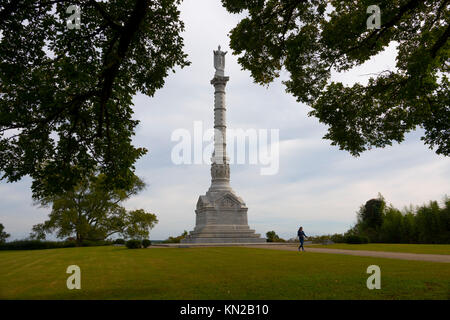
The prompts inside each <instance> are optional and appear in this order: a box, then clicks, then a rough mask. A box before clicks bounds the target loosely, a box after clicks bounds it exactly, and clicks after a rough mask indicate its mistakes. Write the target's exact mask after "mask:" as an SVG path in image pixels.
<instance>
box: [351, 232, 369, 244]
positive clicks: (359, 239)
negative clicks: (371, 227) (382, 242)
mask: <svg viewBox="0 0 450 320" xmlns="http://www.w3.org/2000/svg"><path fill="white" fill-rule="evenodd" d="M345 242H346V243H349V244H362V243H368V242H369V238H367V237H366V236H360V235H356V234H352V235H347V236H346V237H345Z"/></svg>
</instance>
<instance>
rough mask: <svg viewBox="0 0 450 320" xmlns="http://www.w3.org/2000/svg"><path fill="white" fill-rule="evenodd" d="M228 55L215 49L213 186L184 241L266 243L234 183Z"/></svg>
mask: <svg viewBox="0 0 450 320" xmlns="http://www.w3.org/2000/svg"><path fill="white" fill-rule="evenodd" d="M225 54H226V52H223V51H221V50H220V46H219V48H218V50H214V68H215V69H216V72H215V74H214V78H213V79H212V80H211V84H212V85H213V86H214V129H215V130H214V152H213V154H212V157H211V186H210V187H209V190H208V191H207V192H206V194H205V195H202V196H200V197H199V198H198V201H197V209H196V210H195V214H196V218H195V228H194V230H193V231H191V232H190V234H189V235H188V236H187V237H186V238H185V239H182V240H181V242H182V243H264V242H266V239H264V238H261V237H260V235H259V234H256V233H255V230H252V229H250V227H249V226H248V222H247V210H248V208H247V206H246V205H245V202H244V201H243V200H242V199H241V198H240V197H238V196H237V195H236V193H235V192H234V191H233V189H232V188H231V186H230V166H229V159H228V157H227V152H226V150H227V145H226V130H227V125H226V105H225V87H226V85H227V82H228V80H229V77H226V76H225Z"/></svg>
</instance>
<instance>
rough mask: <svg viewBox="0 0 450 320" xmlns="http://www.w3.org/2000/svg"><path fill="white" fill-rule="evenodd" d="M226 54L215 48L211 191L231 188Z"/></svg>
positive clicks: (212, 81) (212, 82)
mask: <svg viewBox="0 0 450 320" xmlns="http://www.w3.org/2000/svg"><path fill="white" fill-rule="evenodd" d="M225 54H226V52H223V51H221V50H220V46H219V50H217V51H216V50H214V68H215V69H216V73H215V74H214V78H213V79H212V80H211V84H212V85H213V86H214V152H213V155H212V157H211V163H212V164H211V187H210V188H209V191H212V192H213V191H219V190H231V187H230V166H229V159H228V157H227V142H226V140H227V139H226V137H227V125H226V111H227V109H226V105H225V87H226V85H227V82H228V80H229V79H230V78H229V77H225V75H224V69H225Z"/></svg>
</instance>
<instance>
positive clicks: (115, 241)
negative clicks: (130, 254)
mask: <svg viewBox="0 0 450 320" xmlns="http://www.w3.org/2000/svg"><path fill="white" fill-rule="evenodd" d="M114 244H125V240H124V239H116V240H114Z"/></svg>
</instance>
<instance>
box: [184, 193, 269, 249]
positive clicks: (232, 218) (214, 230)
mask: <svg viewBox="0 0 450 320" xmlns="http://www.w3.org/2000/svg"><path fill="white" fill-rule="evenodd" d="M247 210H248V208H247V207H246V206H245V203H244V201H242V199H241V198H240V197H238V196H237V195H236V194H235V193H234V192H233V190H231V188H230V189H228V190H220V191H208V192H207V193H206V195H204V196H200V197H199V199H198V202H197V209H196V210H195V213H196V223H195V225H196V226H195V228H194V230H193V231H191V232H190V233H189V235H188V236H187V237H186V238H184V239H182V240H181V243H265V242H266V239H265V238H261V236H260V234H257V233H255V230H252V229H250V227H249V226H248V223H247Z"/></svg>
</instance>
